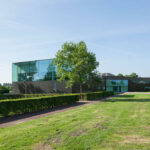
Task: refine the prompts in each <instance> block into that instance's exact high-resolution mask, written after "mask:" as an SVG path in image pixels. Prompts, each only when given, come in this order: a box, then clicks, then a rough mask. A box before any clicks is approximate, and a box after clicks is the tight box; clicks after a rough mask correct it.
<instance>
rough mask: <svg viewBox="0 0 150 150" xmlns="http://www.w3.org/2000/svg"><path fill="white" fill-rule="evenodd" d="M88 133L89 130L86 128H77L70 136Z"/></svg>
mask: <svg viewBox="0 0 150 150" xmlns="http://www.w3.org/2000/svg"><path fill="white" fill-rule="evenodd" d="M87 134H88V132H87V130H86V129H80V130H77V131H75V132H72V133H71V134H70V136H74V137H75V136H81V135H87Z"/></svg>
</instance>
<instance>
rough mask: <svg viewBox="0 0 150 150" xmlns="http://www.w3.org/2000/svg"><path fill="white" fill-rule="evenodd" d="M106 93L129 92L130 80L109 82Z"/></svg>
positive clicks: (107, 82)
mask: <svg viewBox="0 0 150 150" xmlns="http://www.w3.org/2000/svg"><path fill="white" fill-rule="evenodd" d="M106 91H114V92H128V80H107V81H106Z"/></svg>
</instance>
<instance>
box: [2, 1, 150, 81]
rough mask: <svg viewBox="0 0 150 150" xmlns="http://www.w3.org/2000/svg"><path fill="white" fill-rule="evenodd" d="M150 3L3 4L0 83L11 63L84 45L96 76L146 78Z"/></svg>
mask: <svg viewBox="0 0 150 150" xmlns="http://www.w3.org/2000/svg"><path fill="white" fill-rule="evenodd" d="M149 6H150V1H149V0H1V1H0V83H3V82H11V64H12V62H18V61H28V60H37V59H47V58H51V57H54V56H55V54H56V52H57V50H58V49H60V47H61V45H62V44H63V43H64V42H65V41H74V42H78V41H80V40H84V41H85V42H86V43H87V46H88V49H89V50H90V51H93V52H94V53H96V56H97V60H98V61H99V62H100V67H99V68H98V70H99V71H100V72H111V73H114V74H118V73H123V74H129V73H132V72H136V73H138V74H139V75H140V76H145V77H148V76H150V69H149V64H150V9H149Z"/></svg>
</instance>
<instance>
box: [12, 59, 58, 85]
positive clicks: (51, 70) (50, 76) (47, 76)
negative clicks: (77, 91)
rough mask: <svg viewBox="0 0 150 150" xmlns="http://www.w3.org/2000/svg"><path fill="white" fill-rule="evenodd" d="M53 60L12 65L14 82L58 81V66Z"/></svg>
mask: <svg viewBox="0 0 150 150" xmlns="http://www.w3.org/2000/svg"><path fill="white" fill-rule="evenodd" d="M51 63H52V59H49V60H39V61H30V62H21V63H15V64H13V65H12V76H13V77H12V79H13V82H18V81H40V80H42V81H43V80H44V81H48V80H56V66H52V65H51Z"/></svg>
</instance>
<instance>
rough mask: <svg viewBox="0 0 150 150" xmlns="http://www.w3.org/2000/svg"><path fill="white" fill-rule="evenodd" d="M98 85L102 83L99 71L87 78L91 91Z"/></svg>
mask: <svg viewBox="0 0 150 150" xmlns="http://www.w3.org/2000/svg"><path fill="white" fill-rule="evenodd" d="M100 83H102V76H101V73H100V72H99V71H97V70H96V71H94V72H92V73H91V74H90V76H89V81H88V86H89V87H90V88H92V89H94V88H95V87H99V85H100Z"/></svg>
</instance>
